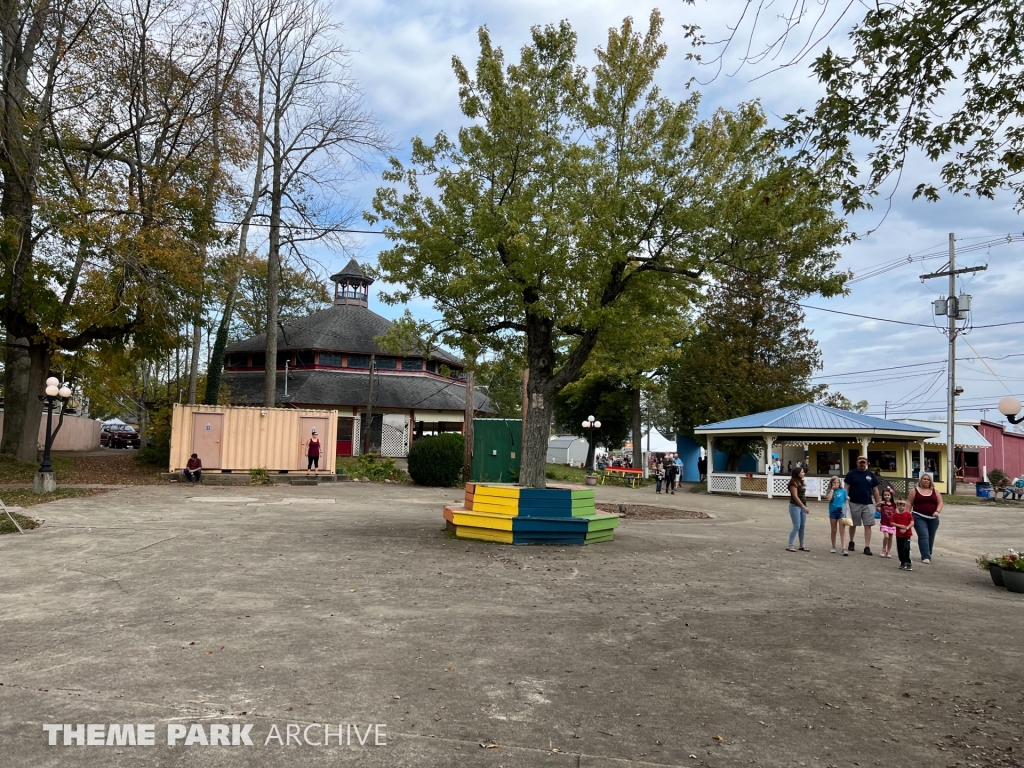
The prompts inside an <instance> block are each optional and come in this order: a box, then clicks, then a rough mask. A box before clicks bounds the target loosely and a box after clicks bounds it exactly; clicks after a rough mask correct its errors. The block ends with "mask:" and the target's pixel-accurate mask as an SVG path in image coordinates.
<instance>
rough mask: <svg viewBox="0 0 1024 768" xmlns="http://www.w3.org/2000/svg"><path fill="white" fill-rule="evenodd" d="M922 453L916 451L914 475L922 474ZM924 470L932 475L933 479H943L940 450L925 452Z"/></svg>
mask: <svg viewBox="0 0 1024 768" xmlns="http://www.w3.org/2000/svg"><path fill="white" fill-rule="evenodd" d="M920 457H921V454H920V452H919V451H914V459H913V461H914V477H920V476H921V460H920ZM924 471H925V472H927V473H928V474H929V475H931V476H932V480H940V481H941V480H942V462H941V461H940V454H939V452H938V451H925V452H924Z"/></svg>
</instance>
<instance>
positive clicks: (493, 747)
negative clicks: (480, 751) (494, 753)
mask: <svg viewBox="0 0 1024 768" xmlns="http://www.w3.org/2000/svg"><path fill="white" fill-rule="evenodd" d="M480 746H481V747H483V748H484V749H497V748H498V745H497V744H495V743H494V742H493V741H492V742H491V743H490V744H484V743H483V742H480Z"/></svg>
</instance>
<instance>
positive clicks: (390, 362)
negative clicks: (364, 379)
mask: <svg viewBox="0 0 1024 768" xmlns="http://www.w3.org/2000/svg"><path fill="white" fill-rule="evenodd" d="M377 367H378V368H384V369H386V370H394V369H396V368H398V358H397V357H378V358H377Z"/></svg>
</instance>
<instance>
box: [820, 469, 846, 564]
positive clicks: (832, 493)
mask: <svg viewBox="0 0 1024 768" xmlns="http://www.w3.org/2000/svg"><path fill="white" fill-rule="evenodd" d="M825 501H827V502H828V524H829V525H830V526H832V554H833V555H834V554H835V553H836V529H837V528H838V529H839V544H840V546H839V551H840V552H842V553H843V554H844V555H848V554H849V552H847V551H846V526H845V525H843V517H844V514H843V508H844V506H845V505H846V491H845V490H844V489H843V481H842V480H841V479H840V477H839V475H832V479H831V480H829V482H828V496H826V497H825Z"/></svg>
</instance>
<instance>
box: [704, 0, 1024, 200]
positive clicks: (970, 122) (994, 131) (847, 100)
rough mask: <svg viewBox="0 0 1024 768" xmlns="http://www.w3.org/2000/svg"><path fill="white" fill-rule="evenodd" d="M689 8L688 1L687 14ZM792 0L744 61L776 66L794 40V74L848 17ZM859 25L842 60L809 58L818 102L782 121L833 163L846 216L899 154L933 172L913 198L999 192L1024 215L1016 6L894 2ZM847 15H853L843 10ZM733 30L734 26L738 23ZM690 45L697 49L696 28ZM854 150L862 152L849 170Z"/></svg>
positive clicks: (998, 0) (874, 189)
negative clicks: (841, 174)
mask: <svg viewBox="0 0 1024 768" xmlns="http://www.w3.org/2000/svg"><path fill="white" fill-rule="evenodd" d="M693 1H694V0H687V2H690V3H691V4H692V3H693ZM768 5H770V3H769V1H768V0H757V2H751V3H749V4H748V7H747V8H746V9H745V10H744V14H743V15H744V17H745V18H746V19H748V20H750V24H749V26H748V25H744V24H742V23H738V24H735V25H733V26H731V27H730V29H731V32H730V34H729V35H728V36H727V37H726V39H725V40H723V41H720V43H721V47H720V50H719V53H718V55H717V56H716V57H715V62H716V63H720V62H721V60H722V56H723V55H724V54H725V52H726V50H727V49H728V47H729V45H730V44H731V43H733V42H734V41H735V40H736V35H737V32H738V31H739V30H741V29H742V30H744V32H741V33H740V34H745V33H746V32H748V31H749V33H750V34H751V35H753V33H754V31H755V29H756V27H757V25H758V24H763V23H764V22H763V19H766V18H772V17H773V16H776V15H774V14H769V13H763V14H762V11H767V7H768ZM817 6H818V7H817V9H816V10H814V11H811V9H810V3H807V2H806V0H800V2H799V3H797V4H794V6H793V8H792V9H791V12H790V13H788V14H785V13H784V14H782V15H781V16H777V18H779V19H780V20H781V28H778V27H776V28H773V29H771V31H770V33H769V35H768V40H769V42H768V43H767V45H765V46H763V47H761V48H758V47H756V45H755V46H754V47H753V48H752V47H751V46H750V45H749V44H747V43H744V44H743V47H745V48H746V50H747V53H746V54H745V55H744V56H743V61H744V62H750V63H759V62H761V61H764V60H765V59H767V58H770V59H772V60H775V61H778V58H777V57H778V55H779V54H781V53H782V50H783V46H784V45H786V44H787V43H791V42H792V40H791V38H794V37H797V36H798V35H799V31H800V28H801V25H803V27H804V28H807V29H808V33H807V35H806V36H805V37H804V39H803V40H802V41H801V40H797V45H796V47H795V48H791V50H794V51H796V53H794V54H793V55H792V56H791V57H790V58H789V59H788V60H786V59H783V60H782V61H783V64H782V65H781V66H784V67H785V66H795V65H796V64H798V63H801V62H802V61H803V60H804V58H805V56H806V55H807V54H808V52H809V51H811V50H813V48H814V47H816V45H817V44H818V43H819V42H820V40H821V37H822V36H823V35H821V33H822V32H823V31H826V30H829V31H830V30H831V29H832V28H834V27H835V26H837V25H838V24H840V23H841V22H842V21H843V19H844V17H845V16H846V15H847V14H848V13H849V12H851V9H859V8H860V6H859V5H855V4H854V3H847V2H841V3H837V2H834V1H833V2H829V1H828V0H825V2H822V3H818V4H817ZM864 8H865V11H864V16H863V17H862V18H861V19H860V20H859V21H857V23H856V24H855V26H854V28H853V29H852V31H851V32H850V41H851V43H852V46H853V50H852V52H851V53H850V55H842V54H840V53H839V52H837V51H835V50H833V49H832V48H831V47H829V48H827V49H826V50H825V51H824V52H822V53H821V54H820V55H818V56H817V57H816V58H815V59H814V62H813V64H812V71H813V73H814V74H815V76H816V77H817V78H818V81H819V82H820V83H822V84H823V85H824V86H825V95H824V96H823V97H822V98H821V99H819V100H818V102H817V103H816V104H815V105H814V108H813V109H812V110H810V111H800V112H798V113H797V114H794V115H790V116H789V117H788V118H787V119H788V122H789V130H788V135H789V137H790V140H791V141H792V142H793V143H794V144H797V145H800V146H803V147H804V148H805V149H806V151H807V152H808V153H809V154H811V155H814V156H815V157H824V156H831V157H834V158H836V159H837V160H838V162H837V163H836V164H835V165H834V167H835V168H837V169H838V168H841V169H844V170H845V180H844V188H843V203H844V205H845V207H846V209H847V210H848V211H852V210H855V209H857V208H860V207H863V206H865V205H866V204H867V203H868V200H869V198H870V197H871V196H874V195H877V194H878V193H879V189H880V188H881V187H883V186H884V185H885V184H886V183H887V182H890V181H891V180H892V179H893V178H895V179H896V180H897V183H898V179H899V177H900V176H901V175H902V173H903V170H904V166H905V162H906V159H907V156H908V154H909V153H910V152H911V151H912V150H919V151H921V152H923V153H924V154H925V156H927V158H928V159H929V160H931V161H933V162H939V163H941V164H942V165H941V169H940V180H941V182H940V183H938V184H936V183H929V182H920V183H918V184H917V185H916V186H915V192H914V196H915V197H924V198H925V199H928V200H936V199H938V197H939V195H940V192H941V190H943V189H944V190H945V191H946V192H948V193H952V194H957V193H973V194H975V195H977V196H979V197H983V198H992V197H994V196H995V194H996V192H997V191H998V190H1000V189H1005V190H1008V191H1010V193H1011V194H1013V195H1014V196H1015V197H1016V208H1017V210H1021V209H1022V208H1024V175H1022V174H1024V131H1022V130H1021V127H1020V115H1021V114H1024V91H1022V89H1021V87H1020V81H1021V77H1022V75H1024V37H1022V36H1021V34H1020V3H1019V2H1016V1H1015V0H900V1H899V2H894V3H878V4H874V3H871V4H864ZM852 12H853V13H856V12H857V10H853V11H852ZM740 22H743V19H741V20H740ZM689 31H690V33H691V34H692V35H693V37H694V40H695V41H696V42H697V43H698V44H705V40H704V39H703V38H702V37H701V36H700V35H699V33H698V32H697V29H696V28H695V27H690V28H689ZM858 139H866V140H867V142H868V145H869V146H870V149H869V151H868V152H867V154H866V156H865V158H864V160H865V165H866V168H863V169H862V167H861V164H860V163H859V162H858V159H857V156H856V154H857V153H856V152H855V147H856V145H857V144H858V142H857V140H858Z"/></svg>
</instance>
